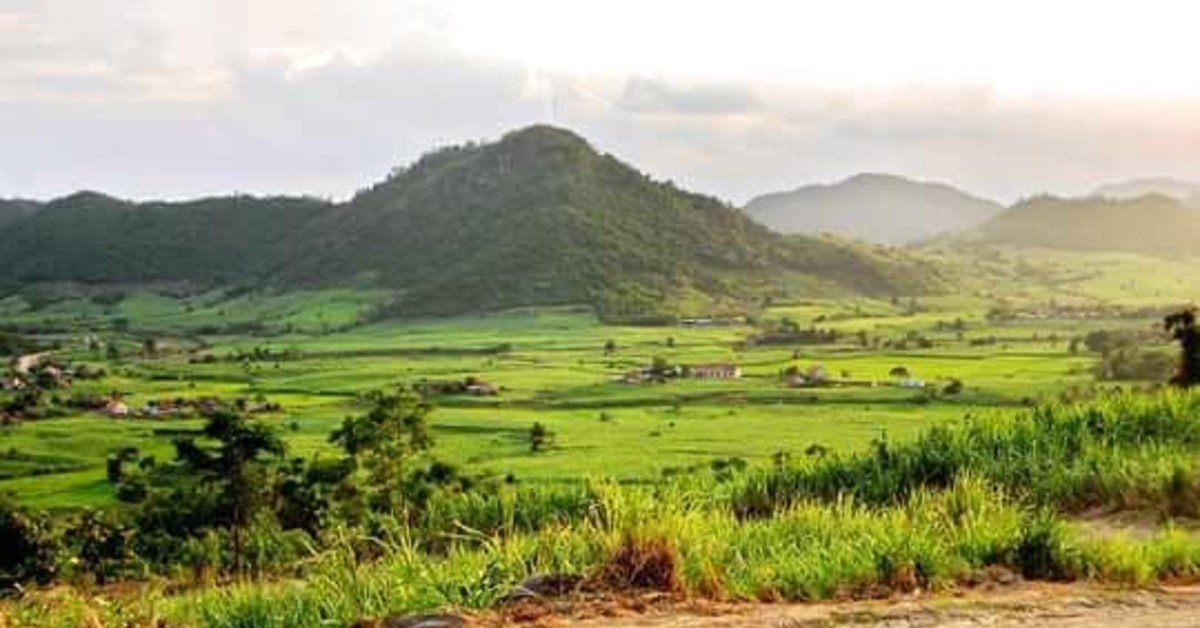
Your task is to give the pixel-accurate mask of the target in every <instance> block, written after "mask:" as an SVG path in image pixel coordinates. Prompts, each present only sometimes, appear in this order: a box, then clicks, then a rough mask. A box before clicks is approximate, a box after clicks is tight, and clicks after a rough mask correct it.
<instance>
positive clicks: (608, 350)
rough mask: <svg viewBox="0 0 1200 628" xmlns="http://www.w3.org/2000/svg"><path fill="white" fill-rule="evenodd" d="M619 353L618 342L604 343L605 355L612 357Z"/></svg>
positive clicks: (610, 340) (607, 341)
mask: <svg viewBox="0 0 1200 628" xmlns="http://www.w3.org/2000/svg"><path fill="white" fill-rule="evenodd" d="M616 352H617V341H615V340H612V339H609V340H606V341H604V355H612V354H614V353H616Z"/></svg>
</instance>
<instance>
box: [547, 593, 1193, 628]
mask: <svg viewBox="0 0 1200 628" xmlns="http://www.w3.org/2000/svg"><path fill="white" fill-rule="evenodd" d="M572 615H573V614H572V613H567V614H565V615H564V614H555V615H551V616H544V617H539V618H530V619H532V620H533V621H532V624H533V625H538V626H573V627H574V626H578V627H584V628H593V627H600V626H605V627H613V628H699V627H701V626H703V627H709V626H712V627H714V628H750V627H759V626H763V627H778V628H816V627H818V626H870V627H877V628H916V627H922V628H924V627H944V628H959V627H964V628H965V627H971V626H992V627H1009V626H1063V627H1066V628H1085V627H1086V628H1093V627H1095V628H1117V627H1124V626H1134V627H1136V628H1183V627H1191V626H1200V587H1181V588H1169V589H1156V590H1150V591H1128V590H1114V589H1105V588H1098V587H1089V586H1080V585H1070V586H1053V585H1051V586H1047V585H1041V584H1039V585H1023V586H1018V587H1014V588H1011V589H1006V590H1003V591H1001V592H996V593H970V594H965V595H961V596H939V597H917V598H910V599H901V600H888V601H872V602H849V603H819V604H778V605H772V604H766V605H759V604H756V605H689V606H687V607H674V608H672V607H669V606H665V607H657V608H649V609H647V610H645V611H644V612H642V613H636V612H634V611H632V610H628V609H615V608H611V607H610V608H600V609H580V612H579V614H575V615H574V616H572Z"/></svg>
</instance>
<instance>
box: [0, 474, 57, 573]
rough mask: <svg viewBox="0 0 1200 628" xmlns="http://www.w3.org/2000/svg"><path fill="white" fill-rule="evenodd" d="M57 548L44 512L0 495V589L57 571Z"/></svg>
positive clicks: (49, 521)
mask: <svg viewBox="0 0 1200 628" xmlns="http://www.w3.org/2000/svg"><path fill="white" fill-rule="evenodd" d="M60 549H61V547H60V539H59V538H57V537H56V535H55V534H54V530H53V527H52V522H51V519H50V517H49V516H48V515H46V514H45V513H37V512H29V511H26V510H24V509H22V508H20V507H18V506H17V505H16V504H14V503H12V501H10V500H9V499H8V498H7V497H4V496H3V495H0V590H3V589H6V588H8V587H10V586H12V585H14V584H21V583H23V582H31V581H32V582H38V583H46V582H49V581H50V580H51V579H52V578H53V577H54V575H55V574H56V573H57V570H58V556H57V555H58V553H59V550H60Z"/></svg>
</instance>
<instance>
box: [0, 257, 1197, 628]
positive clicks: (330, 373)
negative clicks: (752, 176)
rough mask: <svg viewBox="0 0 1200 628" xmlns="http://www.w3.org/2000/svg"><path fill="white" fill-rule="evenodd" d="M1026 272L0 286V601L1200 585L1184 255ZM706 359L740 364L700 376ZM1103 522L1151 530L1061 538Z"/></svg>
mask: <svg viewBox="0 0 1200 628" xmlns="http://www.w3.org/2000/svg"><path fill="white" fill-rule="evenodd" d="M1030 259H1031V258H1029V257H1022V258H1013V257H1008V256H1007V254H1005V253H1003V252H996V254H995V256H993V257H988V255H981V256H980V258H979V262H978V263H979V264H980V268H981V272H984V273H986V274H987V276H988V277H989V280H988V282H987V283H983V282H981V283H980V284H979V288H978V290H977V292H976V293H975V294H973V295H970V296H960V297H936V298H935V297H913V298H894V299H883V300H876V299H866V298H854V299H848V298H837V299H818V298H814V299H810V300H805V301H789V302H777V303H770V304H767V306H766V307H765V308H764V309H763V310H761V311H759V312H756V313H754V314H753V315H751V316H749V317H721V316H715V317H711V318H704V319H699V320H670V321H640V322H642V323H653V324H652V325H651V324H642V325H624V326H621V325H612V324H602V323H601V322H600V321H598V320H597V319H596V317H594V316H593V315H591V314H589V313H586V312H584V311H581V310H578V309H575V308H556V309H538V310H532V311H512V312H506V313H501V314H496V315H489V316H481V317H472V318H461V319H452V320H436V321H405V322H395V321H377V320H375V314H376V313H377V312H378V311H379V307H380V306H381V304H382V303H383V302H384V299H385V295H384V294H382V293H379V292H373V291H363V290H351V289H346V290H339V291H321V292H308V293H305V292H291V293H279V294H255V293H250V294H247V293H236V292H234V293H202V294H190V295H186V296H178V295H175V296H173V295H171V294H170V293H164V292H161V291H149V290H145V289H139V290H135V291H132V292H127V293H116V294H107V293H104V294H89V293H85V294H82V295H80V294H78V293H72V292H71V291H70V290H69V289H62V290H63V291H62V292H54V291H50V292H39V291H30V292H26V293H22V294H20V295H17V296H13V297H9V298H7V299H4V300H0V314H2V315H3V316H4V323H5V324H4V330H5V331H4V334H3V335H0V350H2V351H3V352H5V353H9V354H11V355H14V356H23V357H21V358H19V359H16V360H14V362H13V367H12V371H11V373H12V374H13V375H16V376H17V379H20V380H21V382H22V384H24V385H26V388H24V389H21V390H10V391H0V418H2V419H3V423H4V425H3V427H0V493H7V494H8V496H7V497H5V498H3V499H0V544H3V547H0V556H2V558H0V580H3V582H0V586H3V587H5V588H7V589H8V591H9V594H8V595H9V596H10V598H11V599H9V600H7V601H5V602H2V603H0V609H2V610H0V612H2V613H4V615H5V616H6V617H7V618H8V619H9V620H10V622H12V623H16V624H17V625H24V624H34V625H78V624H79V623H80V622H83V621H93V623H94V622H103V623H104V624H105V625H121V624H133V625H139V624H148V623H150V622H151V621H152V620H154V619H156V618H157V619H164V620H166V621H168V623H169V624H171V625H174V624H180V625H197V626H200V625H214V626H225V625H228V626H246V625H255V626H257V625H267V626H276V625H279V626H284V625H295V626H300V625H314V624H320V623H326V624H333V625H338V624H342V623H346V622H349V621H351V620H352V619H354V618H356V617H360V616H363V615H385V614H395V613H411V612H420V611H430V610H435V609H459V610H480V609H491V608H496V607H498V606H504V605H506V604H509V603H510V602H511V601H512V600H513V598H514V596H517V597H520V596H523V595H526V594H527V593H528V592H527V591H525V589H523V588H521V586H520V585H523V584H528V583H529V580H528V579H529V578H530V577H535V580H534V582H539V581H545V580H547V579H548V580H549V581H552V582H558V583H566V584H565V585H563V586H562V587H559V588H558V589H556V591H553V592H559V593H561V592H562V591H564V590H566V591H570V592H572V593H578V594H583V595H590V594H600V593H603V592H610V591H625V590H628V589H630V588H634V589H652V590H661V591H665V592H668V593H671V594H677V595H688V596H704V597H712V598H720V599H739V600H741V599H763V600H810V599H825V598H841V597H847V596H849V597H874V596H881V595H887V594H889V593H891V592H896V591H911V590H916V589H921V590H931V589H932V590H938V589H945V588H950V587H957V586H969V585H971V584H973V583H978V582H980V581H981V580H986V579H987V578H989V577H991V576H989V575H988V574H992V573H994V570H997V569H999V570H1009V571H1013V572H1017V573H1019V574H1021V575H1024V576H1025V577H1028V578H1039V579H1055V580H1059V579H1061V580H1074V579H1096V580H1101V581H1106V582H1120V583H1131V584H1147V583H1150V582H1154V581H1158V580H1163V579H1170V580H1188V579H1191V578H1193V577H1194V576H1195V575H1196V574H1197V573H1200V571H1198V566H1197V563H1198V560H1200V559H1198V557H1200V549H1198V547H1197V540H1196V538H1195V537H1194V536H1193V534H1192V533H1191V532H1190V529H1191V527H1192V524H1191V523H1190V522H1191V520H1192V519H1193V518H1194V517H1196V516H1197V515H1198V514H1200V512H1198V510H1200V506H1198V502H1200V498H1198V497H1197V496H1198V495H1200V483H1198V481H1197V476H1196V466H1195V465H1196V462H1197V459H1196V456H1195V454H1194V452H1195V451H1196V445H1197V440H1200V412H1197V410H1198V409H1200V400H1198V399H1197V397H1196V396H1195V395H1193V394H1189V393H1183V392H1174V391H1167V390H1163V387H1164V385H1165V384H1166V382H1167V380H1168V378H1171V377H1174V379H1175V383H1176V384H1178V385H1179V387H1186V386H1187V385H1188V384H1189V383H1194V379H1190V380H1189V379H1187V377H1193V376H1194V375H1195V374H1196V373H1197V372H1200V371H1197V370H1195V369H1193V370H1192V371H1190V372H1191V373H1192V375H1190V376H1187V377H1184V376H1185V375H1186V374H1187V373H1188V371H1187V369H1177V368H1176V362H1177V357H1178V356H1179V350H1178V346H1182V347H1183V355H1184V356H1185V358H1186V356H1188V355H1191V356H1192V357H1191V358H1190V359H1191V360H1192V361H1193V362H1194V363H1200V345H1198V344H1197V343H1196V342H1195V334H1194V329H1195V327H1194V318H1193V319H1191V320H1190V321H1189V320H1188V319H1186V316H1184V315H1182V314H1181V315H1180V316H1178V317H1173V318H1172V319H1170V320H1169V323H1170V324H1169V325H1168V327H1167V329H1166V330H1164V328H1163V317H1164V316H1166V315H1167V314H1168V313H1170V312H1171V311H1174V309H1175V308H1170V307H1167V306H1165V305H1163V303H1164V302H1177V300H1180V299H1183V298H1184V295H1186V294H1189V293H1191V291H1192V290H1193V289H1194V288H1195V287H1196V286H1195V285H1194V284H1195V280H1194V277H1191V275H1190V274H1189V271H1188V269H1187V267H1186V265H1183V264H1179V265H1173V264H1167V263H1154V264H1153V265H1147V264H1149V263H1148V262H1146V261H1144V260H1140V259H1130V258H1125V257H1120V256H1114V257H1111V258H1104V259H1103V260H1101V259H1099V258H1094V259H1093V258H1089V260H1090V261H1089V264H1090V266H1091V267H1095V268H1098V269H1101V270H1100V271H1098V272H1097V273H1091V272H1088V273H1081V272H1080V270H1079V269H1080V265H1079V264H1078V260H1074V259H1072V258H1069V257H1062V256H1059V255H1049V254H1048V255H1047V256H1046V257H1045V258H1043V259H1041V260H1040V261H1039V262H1038V264H1037V265H1032V263H1031V262H1030ZM1148 269H1153V270H1154V271H1155V272H1153V273H1150V271H1149V270H1148ZM1010 275H1011V277H1012V283H1011V284H1009V283H1006V281H1008V280H1004V279H1003V277H1007V276H1010ZM1001 289H1003V290H1002V292H1003V294H1002V295H1000V294H996V293H993V292H990V291H991V290H996V291H1001ZM56 290H58V289H56ZM1117 294H1119V295H1120V296H1121V300H1119V301H1118V300H1116V299H1115V298H1114V297H1113V296H1112V295H1117ZM1189 330H1190V331H1189ZM1189 338H1190V340H1189ZM1189 342H1190V344H1189ZM1185 361H1186V360H1185ZM705 365H708V366H705ZM714 365H715V368H716V370H718V371H720V370H721V369H723V368H726V369H732V368H734V367H736V369H737V371H739V372H740V374H741V377H737V378H730V379H704V378H701V377H696V376H694V374H695V372H696V371H697V370H699V371H701V372H703V371H704V369H705V368H707V369H709V370H712V369H713V368H714ZM6 381H11V380H6ZM1109 512H1137V513H1152V516H1151V519H1152V520H1154V521H1155V522H1156V523H1155V524H1154V525H1152V526H1151V527H1152V528H1153V529H1152V530H1149V531H1143V532H1142V533H1139V535H1137V536H1121V535H1117V536H1112V535H1107V534H1106V535H1096V534H1092V533H1083V532H1080V528H1079V525H1080V524H1079V523H1078V519H1079V515H1080V513H1086V514H1087V516H1088V517H1094V516H1100V515H1097V513H1109ZM535 588H536V587H535ZM553 592H552V593H553ZM539 593H540V592H539Z"/></svg>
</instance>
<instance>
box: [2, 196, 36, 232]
mask: <svg viewBox="0 0 1200 628" xmlns="http://www.w3.org/2000/svg"><path fill="white" fill-rule="evenodd" d="M41 207H42V205H41V203H38V202H37V201H26V200H23V199H17V198H13V199H6V198H0V227H3V226H5V225H7V224H9V223H13V222H16V221H17V220H19V219H21V218H24V217H26V216H28V215H30V214H32V213H33V212H35V211H37V210H39V209H41Z"/></svg>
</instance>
